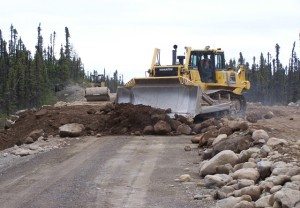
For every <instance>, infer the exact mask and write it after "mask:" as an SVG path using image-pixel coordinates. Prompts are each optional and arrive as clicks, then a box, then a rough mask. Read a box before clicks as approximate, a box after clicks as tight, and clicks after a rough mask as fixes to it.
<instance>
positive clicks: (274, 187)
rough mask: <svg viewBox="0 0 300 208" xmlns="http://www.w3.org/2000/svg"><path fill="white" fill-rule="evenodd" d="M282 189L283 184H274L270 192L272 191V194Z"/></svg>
mask: <svg viewBox="0 0 300 208" xmlns="http://www.w3.org/2000/svg"><path fill="white" fill-rule="evenodd" d="M280 189H282V186H281V185H277V186H273V187H272V188H271V189H270V193H271V194H274V193H275V192H277V191H279V190H280Z"/></svg>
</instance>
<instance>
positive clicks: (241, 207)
mask: <svg viewBox="0 0 300 208" xmlns="http://www.w3.org/2000/svg"><path fill="white" fill-rule="evenodd" d="M233 208H255V207H254V204H253V203H251V202H248V201H245V200H243V201H240V202H239V203H237V204H236V205H234V207H233Z"/></svg>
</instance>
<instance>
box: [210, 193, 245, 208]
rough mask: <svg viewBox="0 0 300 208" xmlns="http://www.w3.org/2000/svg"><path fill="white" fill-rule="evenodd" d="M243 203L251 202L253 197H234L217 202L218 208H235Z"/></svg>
mask: <svg viewBox="0 0 300 208" xmlns="http://www.w3.org/2000/svg"><path fill="white" fill-rule="evenodd" d="M241 201H251V197H249V196H242V197H233V196H230V197H228V198H225V199H221V200H219V201H218V202H217V204H216V207H217V208H233V207H234V206H235V205H236V204H238V203H239V202H241Z"/></svg>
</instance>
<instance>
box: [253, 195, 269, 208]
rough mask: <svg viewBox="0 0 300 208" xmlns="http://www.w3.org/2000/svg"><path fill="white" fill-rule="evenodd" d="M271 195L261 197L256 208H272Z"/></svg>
mask: <svg viewBox="0 0 300 208" xmlns="http://www.w3.org/2000/svg"><path fill="white" fill-rule="evenodd" d="M270 198H271V195H267V196H263V197H260V198H259V199H258V200H257V201H256V202H255V207H257V208H265V207H270V206H272V205H271V204H270V203H269V201H270Z"/></svg>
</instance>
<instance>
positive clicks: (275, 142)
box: [267, 137, 288, 147]
mask: <svg viewBox="0 0 300 208" xmlns="http://www.w3.org/2000/svg"><path fill="white" fill-rule="evenodd" d="M282 144H288V142H287V141H286V140H285V139H277V138H275V137H271V138H270V139H269V140H268V141H267V145H269V146H270V147H275V146H278V145H282Z"/></svg>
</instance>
